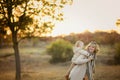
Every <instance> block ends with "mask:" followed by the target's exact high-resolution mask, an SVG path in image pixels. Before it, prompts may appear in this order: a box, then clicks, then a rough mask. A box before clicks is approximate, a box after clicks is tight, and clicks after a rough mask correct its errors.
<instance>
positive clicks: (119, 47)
mask: <svg viewBox="0 0 120 80" xmlns="http://www.w3.org/2000/svg"><path fill="white" fill-rule="evenodd" d="M114 60H115V63H116V64H120V42H119V43H116V44H115V56H114Z"/></svg>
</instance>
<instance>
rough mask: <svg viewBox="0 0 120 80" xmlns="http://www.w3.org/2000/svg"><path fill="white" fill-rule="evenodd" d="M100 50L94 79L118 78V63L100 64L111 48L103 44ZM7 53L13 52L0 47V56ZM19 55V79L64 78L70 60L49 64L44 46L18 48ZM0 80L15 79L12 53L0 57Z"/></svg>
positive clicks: (54, 79)
mask: <svg viewBox="0 0 120 80" xmlns="http://www.w3.org/2000/svg"><path fill="white" fill-rule="evenodd" d="M102 47H104V46H102ZM104 49H105V50H104ZM102 50H104V51H103V52H101V54H99V55H98V61H97V66H96V74H95V80H120V71H119V70H120V65H107V64H102V62H105V61H106V60H108V59H111V58H112V57H110V56H109V55H108V54H105V53H107V50H108V52H109V51H110V50H111V48H110V47H107V46H105V48H102ZM8 54H13V51H12V49H11V48H6V49H0V56H4V55H8ZM20 57H21V78H22V79H21V80H65V78H64V75H65V73H66V71H67V69H68V68H69V65H70V62H68V63H59V64H50V63H49V59H50V58H51V56H49V55H47V54H45V48H39V47H38V48H30V47H29V48H20ZM109 57H110V58H109ZM99 60H100V61H99ZM99 63H101V64H99ZM0 80H15V60H14V55H11V56H7V57H0Z"/></svg>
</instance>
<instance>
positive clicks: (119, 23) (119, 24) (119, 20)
mask: <svg viewBox="0 0 120 80" xmlns="http://www.w3.org/2000/svg"><path fill="white" fill-rule="evenodd" d="M116 26H118V27H120V19H118V20H117V21H116Z"/></svg>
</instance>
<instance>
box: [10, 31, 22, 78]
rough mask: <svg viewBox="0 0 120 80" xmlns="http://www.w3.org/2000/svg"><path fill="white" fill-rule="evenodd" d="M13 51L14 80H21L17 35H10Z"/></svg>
mask: <svg viewBox="0 0 120 80" xmlns="http://www.w3.org/2000/svg"><path fill="white" fill-rule="evenodd" d="M12 41H13V49H14V54H15V63H16V80H21V66H20V55H19V49H18V41H17V33H12Z"/></svg>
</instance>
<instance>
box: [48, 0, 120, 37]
mask: <svg viewBox="0 0 120 80" xmlns="http://www.w3.org/2000/svg"><path fill="white" fill-rule="evenodd" d="M94 1H95V0H94ZM102 2H103V0H102V1H95V2H90V3H89V4H88V3H87V2H86V1H84V0H82V1H79V0H75V1H74V2H73V4H72V5H71V6H66V7H65V8H64V9H63V12H64V21H63V22H59V23H56V26H55V28H54V30H53V31H52V33H51V34H50V35H51V36H57V35H68V34H70V33H82V32H84V31H86V30H88V31H90V32H95V31H97V30H99V31H110V30H115V31H117V32H118V33H120V28H118V27H117V26H116V24H115V23H116V20H117V19H118V18H119V17H120V15H119V14H120V11H118V6H119V4H118V2H119V1H114V2H111V1H110V4H107V7H105V6H106V3H107V1H104V4H103V3H102ZM80 4H81V5H80ZM101 4H103V6H101ZM111 4H112V5H114V7H113V6H111ZM96 5H97V6H98V7H95V6H96ZM98 8H99V9H98ZM109 8H110V10H109Z"/></svg>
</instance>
